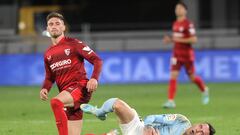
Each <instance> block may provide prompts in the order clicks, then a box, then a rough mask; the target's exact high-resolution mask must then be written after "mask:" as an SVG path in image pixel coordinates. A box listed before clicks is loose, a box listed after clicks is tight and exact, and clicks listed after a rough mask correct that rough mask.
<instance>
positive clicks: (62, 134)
mask: <svg viewBox="0 0 240 135" xmlns="http://www.w3.org/2000/svg"><path fill="white" fill-rule="evenodd" d="M51 107H52V110H53V113H54V116H55V120H56V125H57V128H58V133H59V135H68V127H67V116H66V114H65V112H64V110H63V107H64V104H63V103H62V102H61V101H60V100H58V99H56V98H53V99H52V100H51Z"/></svg>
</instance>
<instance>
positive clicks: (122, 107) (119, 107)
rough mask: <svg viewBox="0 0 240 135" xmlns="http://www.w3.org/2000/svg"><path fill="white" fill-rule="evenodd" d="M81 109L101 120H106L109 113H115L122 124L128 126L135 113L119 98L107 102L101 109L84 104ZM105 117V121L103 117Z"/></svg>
mask: <svg viewBox="0 0 240 135" xmlns="http://www.w3.org/2000/svg"><path fill="white" fill-rule="evenodd" d="M81 109H82V110H83V112H85V113H90V114H93V115H95V116H97V117H98V118H99V119H101V120H105V119H106V115H107V113H110V112H115V114H116V115H117V117H118V119H119V122H120V124H126V123H129V122H130V121H132V120H133V118H134V115H135V112H134V110H133V109H132V108H131V107H130V106H129V105H128V104H126V103H125V102H124V101H122V100H120V99H118V98H110V99H108V100H107V101H105V102H104V103H103V105H102V107H101V108H97V107H94V106H92V105H90V104H82V105H81ZM104 116H105V119H103V117H104Z"/></svg>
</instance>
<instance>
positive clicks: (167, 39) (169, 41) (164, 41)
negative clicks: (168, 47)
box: [163, 35, 172, 44]
mask: <svg viewBox="0 0 240 135" xmlns="http://www.w3.org/2000/svg"><path fill="white" fill-rule="evenodd" d="M171 42H172V39H171V37H170V36H168V35H164V36H163V44H169V43H171Z"/></svg>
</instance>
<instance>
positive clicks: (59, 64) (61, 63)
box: [50, 59, 72, 70]
mask: <svg viewBox="0 0 240 135" xmlns="http://www.w3.org/2000/svg"><path fill="white" fill-rule="evenodd" d="M71 63H72V61H71V59H66V60H62V61H58V62H55V63H53V64H52V65H50V68H51V69H52V70H54V69H55V68H59V67H64V66H66V65H70V64H71Z"/></svg>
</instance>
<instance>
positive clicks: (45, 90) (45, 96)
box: [40, 89, 48, 101]
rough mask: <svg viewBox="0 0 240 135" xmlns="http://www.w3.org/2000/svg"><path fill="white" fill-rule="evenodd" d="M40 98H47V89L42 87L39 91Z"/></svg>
mask: <svg viewBox="0 0 240 135" xmlns="http://www.w3.org/2000/svg"><path fill="white" fill-rule="evenodd" d="M40 99H42V100H43V101H46V100H48V90H47V89H42V90H41V91H40Z"/></svg>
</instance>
